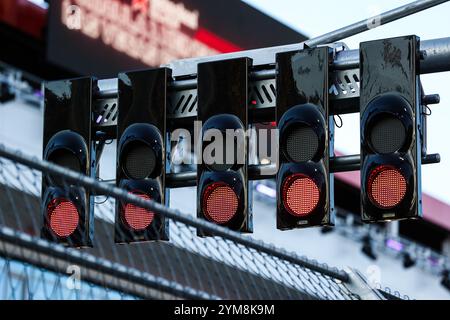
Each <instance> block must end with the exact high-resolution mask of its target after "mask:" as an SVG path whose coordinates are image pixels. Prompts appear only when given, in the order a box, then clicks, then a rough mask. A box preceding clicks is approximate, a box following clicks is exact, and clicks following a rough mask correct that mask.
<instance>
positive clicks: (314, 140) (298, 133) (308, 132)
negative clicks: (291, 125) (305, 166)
mask: <svg viewBox="0 0 450 320" xmlns="http://www.w3.org/2000/svg"><path fill="white" fill-rule="evenodd" d="M318 148H319V138H318V137H317V134H316V133H315V132H314V130H313V129H312V128H311V127H307V126H301V127H297V128H295V129H293V130H291V131H290V132H289V134H288V136H287V139H286V146H285V151H286V153H287V155H288V156H289V158H291V159H292V160H293V161H295V162H304V161H308V160H311V159H312V158H313V157H314V156H315V154H316V153H317V149H318Z"/></svg>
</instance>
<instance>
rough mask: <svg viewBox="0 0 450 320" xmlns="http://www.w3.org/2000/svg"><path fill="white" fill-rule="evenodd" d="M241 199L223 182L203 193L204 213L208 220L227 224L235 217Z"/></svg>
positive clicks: (213, 185) (210, 186)
mask: <svg viewBox="0 0 450 320" xmlns="http://www.w3.org/2000/svg"><path fill="white" fill-rule="evenodd" d="M238 206H239V199H238V197H237V195H236V193H235V192H234V190H233V189H232V188H231V187H230V186H229V185H227V184H226V183H223V182H216V183H213V184H211V185H209V186H208V187H206V189H205V191H204V193H203V211H204V213H205V216H206V218H208V219H209V220H210V221H212V222H215V223H217V224H225V223H227V222H229V221H230V220H231V219H233V217H234V216H235V214H236V212H237V209H238Z"/></svg>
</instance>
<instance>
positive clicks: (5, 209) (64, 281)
mask: <svg viewBox="0 0 450 320" xmlns="http://www.w3.org/2000/svg"><path fill="white" fill-rule="evenodd" d="M42 176H44V179H47V178H48V177H53V179H57V180H58V183H59V184H60V185H62V186H64V187H65V189H70V188H74V187H82V188H85V189H86V190H89V191H90V192H91V193H93V194H97V195H98V194H101V195H102V196H97V197H95V198H96V203H95V205H94V207H95V210H94V212H95V237H94V241H93V248H83V249H74V248H68V247H65V246H62V245H60V244H56V243H53V242H49V241H46V240H43V239H41V238H40V232H41V228H42V225H43V224H44V223H47V222H46V221H44V218H43V216H44V215H43V214H42V212H43V207H42V206H43V205H42V204H41V183H42ZM105 196H106V197H107V199H106V200H105ZM116 203H119V204H122V205H130V206H135V209H136V208H139V210H142V211H141V213H147V214H151V215H152V217H153V218H154V217H157V216H158V215H161V216H164V217H165V218H166V219H168V220H169V225H170V230H169V233H170V241H152V242H144V243H136V244H130V245H119V244H116V243H114V232H115V231H116V232H117V230H115V227H114V220H115V211H116ZM198 228H200V229H202V230H203V231H206V232H207V233H209V234H211V235H214V236H210V237H198V236H197V229H198ZM0 270H1V273H0V298H2V299H140V298H147V299H185V298H190V299H338V300H344V299H359V298H363V296H361V295H360V292H358V291H360V289H365V290H366V291H367V290H368V291H369V292H370V294H371V297H376V298H382V297H381V295H380V294H377V290H373V289H371V288H370V287H369V286H368V285H367V283H366V282H364V281H363V282H362V283H363V284H364V285H363V286H362V287H361V284H360V285H359V286H357V285H356V286H355V283H354V281H353V280H352V277H351V275H350V273H348V272H344V271H342V270H337V269H335V268H330V267H328V266H326V265H323V264H319V263H317V262H316V261H310V260H309V259H307V258H306V257H299V256H297V255H295V254H294V253H288V252H286V251H284V250H282V249H279V248H275V247H273V246H271V245H268V244H266V243H263V242H261V241H256V240H254V239H252V238H251V237H250V236H248V235H242V234H239V233H236V232H233V231H230V230H228V229H225V228H222V227H220V226H217V225H215V224H212V223H209V222H207V221H204V220H200V219H197V218H195V217H194V216H192V215H187V214H184V213H181V212H178V211H175V210H172V209H170V208H167V207H164V206H162V205H159V204H156V203H154V202H152V201H149V200H147V199H144V198H142V197H139V196H137V195H133V194H130V193H128V192H126V191H124V190H121V189H118V188H116V187H115V186H113V185H110V184H108V183H105V182H99V181H97V180H95V179H92V178H89V177H86V176H82V175H79V174H78V173H75V172H72V171H69V170H67V169H65V168H62V167H59V166H55V165H53V164H51V163H48V162H45V161H42V160H39V159H37V158H31V157H28V156H25V155H22V154H21V153H18V152H16V151H12V150H10V149H6V148H5V147H3V146H1V145H0Z"/></svg>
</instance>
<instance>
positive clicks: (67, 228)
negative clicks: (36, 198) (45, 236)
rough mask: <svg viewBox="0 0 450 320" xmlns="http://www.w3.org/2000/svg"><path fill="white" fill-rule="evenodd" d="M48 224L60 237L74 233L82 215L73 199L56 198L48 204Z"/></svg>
mask: <svg viewBox="0 0 450 320" xmlns="http://www.w3.org/2000/svg"><path fill="white" fill-rule="evenodd" d="M47 213H48V224H49V226H50V229H51V230H52V231H53V233H55V234H56V235H57V236H58V237H61V238H66V237H69V236H70V235H72V234H73V233H74V232H75V230H76V228H77V226H78V223H79V220H80V215H79V212H78V209H77V207H76V206H75V204H74V203H73V202H72V201H69V200H67V199H64V198H56V199H53V200H51V201H50V203H49V204H48V206H47Z"/></svg>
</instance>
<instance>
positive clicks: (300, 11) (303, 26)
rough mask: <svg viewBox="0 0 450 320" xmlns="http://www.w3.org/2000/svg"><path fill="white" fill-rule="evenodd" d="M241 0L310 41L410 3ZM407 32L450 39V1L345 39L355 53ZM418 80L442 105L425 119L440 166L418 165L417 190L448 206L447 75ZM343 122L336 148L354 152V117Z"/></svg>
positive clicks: (449, 90) (356, 125)
mask: <svg viewBox="0 0 450 320" xmlns="http://www.w3.org/2000/svg"><path fill="white" fill-rule="evenodd" d="M244 1H245V2H247V3H249V4H251V5H252V6H254V7H256V8H258V9H259V10H261V11H263V12H265V13H266V14H269V15H271V16H272V17H274V18H276V19H278V20H280V21H282V22H283V23H285V24H287V25H289V26H290V27H292V28H293V29H295V30H298V31H300V32H302V33H304V34H306V35H307V36H308V37H314V36H318V35H321V34H323V33H326V32H329V31H332V30H334V29H337V28H340V27H343V26H346V25H348V24H351V23H353V22H356V21H359V20H362V19H364V18H367V17H369V16H373V15H376V14H378V13H379V12H383V11H387V10H390V9H393V8H395V7H398V6H401V5H404V4H407V3H409V2H411V1H412V0H410V1H404V0H394V1H393V0H377V1H373V0H366V1H356V0H347V1H343V2H338V1H331V0H322V1H303V0H276V1H274V0H244ZM408 34H416V35H418V36H419V37H420V38H421V39H423V40H428V39H434V38H443V37H450V2H449V3H445V4H442V5H440V6H437V7H434V8H431V9H428V10H426V11H422V12H420V13H417V14H415V15H412V16H410V17H407V18H404V19H401V20H398V21H396V22H392V23H390V24H387V25H385V26H381V27H379V28H376V29H373V30H370V31H367V32H364V33H362V34H360V35H357V36H354V37H351V38H348V39H344V41H345V42H346V43H347V45H348V46H349V47H350V48H352V49H356V48H358V44H359V42H361V41H367V40H373V39H380V38H388V37H395V36H401V35H408ZM422 81H423V84H424V89H425V92H426V93H428V94H430V93H439V94H440V95H441V103H440V104H439V105H434V106H431V108H432V111H433V114H432V115H431V117H429V119H428V121H429V122H428V152H429V153H435V152H438V153H440V154H441V157H442V161H441V163H440V164H435V165H425V166H423V167H422V181H423V186H422V187H423V190H424V191H425V192H426V193H428V194H430V195H433V196H435V197H436V198H439V199H440V200H443V201H445V202H447V203H449V204H450V187H449V184H448V182H449V181H450V131H449V130H450V125H449V124H450V72H445V73H439V74H433V75H424V76H422ZM343 120H344V126H343V128H341V129H337V132H336V140H335V144H336V149H337V150H339V151H341V152H344V153H348V154H353V153H359V117H358V114H354V115H347V116H344V117H343Z"/></svg>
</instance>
